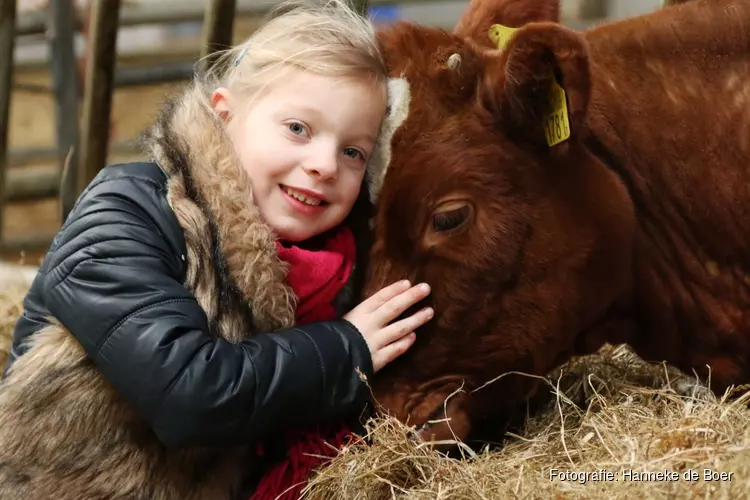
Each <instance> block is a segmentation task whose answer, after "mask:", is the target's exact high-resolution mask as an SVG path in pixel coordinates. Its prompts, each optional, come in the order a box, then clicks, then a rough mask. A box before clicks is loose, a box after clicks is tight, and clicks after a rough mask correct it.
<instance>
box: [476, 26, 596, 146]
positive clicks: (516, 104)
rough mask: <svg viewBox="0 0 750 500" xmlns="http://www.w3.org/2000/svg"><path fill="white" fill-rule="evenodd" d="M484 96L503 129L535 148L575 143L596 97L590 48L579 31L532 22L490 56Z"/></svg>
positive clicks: (484, 82)
mask: <svg viewBox="0 0 750 500" xmlns="http://www.w3.org/2000/svg"><path fill="white" fill-rule="evenodd" d="M485 56H486V57H487V63H486V67H485V73H484V75H483V79H482V81H481V82H480V84H479V86H480V88H479V92H480V95H481V97H482V99H483V103H484V105H485V106H486V107H487V109H488V110H489V111H490V113H491V114H492V116H493V117H494V118H495V122H496V123H497V126H498V127H501V128H503V129H504V130H505V131H506V132H507V133H509V134H511V135H513V136H514V138H516V139H518V140H520V141H522V142H527V143H531V144H532V145H533V146H534V147H545V148H551V147H555V146H557V145H558V144H564V143H565V142H566V141H568V140H571V139H575V137H576V136H577V135H578V134H580V132H581V128H582V127H583V126H584V120H585V117H586V110H587V107H588V103H589V97H590V94H591V91H590V89H591V77H590V71H589V56H588V46H587V44H586V41H585V40H584V38H583V37H582V36H581V35H580V34H579V33H576V32H575V31H573V30H570V29H568V28H565V27H563V26H561V25H559V24H553V23H532V24H529V25H527V26H525V27H523V28H521V29H518V30H516V31H515V32H514V33H513V34H512V35H511V36H510V38H509V39H508V41H507V44H506V45H505V47H504V49H502V50H498V51H493V52H489V53H487V54H485Z"/></svg>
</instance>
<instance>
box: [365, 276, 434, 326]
mask: <svg viewBox="0 0 750 500" xmlns="http://www.w3.org/2000/svg"><path fill="white" fill-rule="evenodd" d="M429 294H430V285H428V284H427V283H420V284H419V285H415V286H413V287H411V288H410V289H409V290H406V291H405V292H403V293H400V294H398V295H396V296H395V297H393V298H391V299H390V300H388V301H387V302H385V303H384V304H382V305H381V306H380V307H379V308H377V310H376V311H375V312H376V314H377V315H378V319H379V320H380V321H382V323H381V324H382V325H384V326H385V325H387V324H388V323H390V322H391V321H393V320H394V319H396V318H398V317H399V316H400V315H401V314H403V312H404V311H406V310H407V309H409V308H410V307H411V306H413V305H414V304H416V303H417V302H419V301H420V300H422V299H424V298H425V297H427V296H428V295H429Z"/></svg>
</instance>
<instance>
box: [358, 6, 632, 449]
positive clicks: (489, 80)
mask: <svg viewBox="0 0 750 500" xmlns="http://www.w3.org/2000/svg"><path fill="white" fill-rule="evenodd" d="M558 15H559V10H558V2H557V1H556V0H555V1H550V0H487V1H482V0H474V1H473V2H472V3H471V5H470V6H469V8H468V11H467V12H466V13H465V15H464V17H463V18H462V19H461V21H460V22H459V23H458V27H457V28H456V30H455V31H454V33H452V34H449V33H446V32H444V31H441V30H438V29H434V28H429V27H421V26H415V25H411V24H407V23H400V24H396V25H393V26H390V27H387V28H384V29H382V30H381V31H380V32H379V40H380V43H381V46H382V49H383V51H384V53H385V56H386V59H387V63H388V65H389V71H390V75H391V77H392V81H391V87H390V98H391V101H392V102H391V108H390V116H389V118H388V123H386V125H385V126H384V133H383V143H382V148H381V149H380V151H379V154H380V156H379V161H381V162H382V164H383V166H384V167H385V168H384V169H383V170H382V171H381V173H382V175H381V176H378V175H375V176H374V178H373V184H372V186H373V188H372V192H371V194H372V198H373V200H374V201H375V203H376V205H377V214H376V217H375V220H374V237H375V241H374V245H373V249H372V253H371V262H370V268H369V273H368V274H369V277H368V284H367V287H366V291H365V293H366V295H368V296H369V295H371V294H372V293H374V292H376V291H377V290H379V289H380V288H382V287H383V286H385V285H387V284H389V283H392V282H394V281H396V280H397V279H401V278H404V277H407V278H410V279H412V280H413V282H418V281H426V282H428V283H430V284H431V286H432V289H433V292H432V294H431V296H430V297H429V299H428V300H429V302H430V303H431V305H432V306H433V307H434V309H435V311H436V316H435V318H434V319H433V320H432V321H431V322H430V323H428V324H427V325H426V326H425V327H423V328H421V329H420V330H419V331H418V332H417V341H416V343H415V344H414V345H413V347H412V348H411V349H410V350H409V351H408V352H407V353H406V354H405V355H403V356H402V357H401V358H399V359H398V360H396V361H395V362H394V363H392V364H391V365H389V366H387V367H386V368H385V369H384V370H383V371H382V372H381V373H379V374H378V376H376V380H375V381H374V384H373V389H374V395H375V398H376V399H377V402H378V403H379V404H380V405H382V407H384V408H385V409H386V410H388V411H389V412H391V413H392V414H393V415H395V416H396V417H397V418H399V419H401V420H403V421H408V423H410V424H415V425H422V424H425V423H426V422H427V421H428V420H439V419H446V418H449V419H450V422H449V424H433V425H430V426H428V427H427V428H426V431H424V432H425V434H424V435H425V437H433V438H437V439H446V438H452V437H453V436H456V437H458V438H461V439H463V438H465V437H466V436H467V434H468V432H469V430H470V429H471V426H472V423H475V422H477V421H478V420H480V419H483V418H485V417H487V416H490V415H494V414H497V413H501V412H503V411H505V410H509V409H512V408H513V407H515V406H517V405H518V403H520V402H522V401H523V400H524V399H525V398H526V397H527V396H528V395H530V394H531V393H532V392H533V389H534V387H535V385H536V384H535V383H534V380H533V379H532V378H530V377H517V376H508V377H505V378H503V379H501V380H498V381H497V382H494V383H492V384H489V385H487V386H486V387H484V388H482V389H480V390H477V389H478V388H479V387H480V386H482V385H483V384H484V383H485V382H488V381H490V380H491V379H493V378H495V377H497V376H499V375H501V374H503V373H506V372H510V371H514V370H517V371H522V372H525V373H532V374H541V375H543V374H545V373H547V372H548V371H549V370H550V369H551V368H552V367H553V366H554V365H556V364H558V363H560V362H561V361H563V360H564V359H565V358H566V357H567V356H569V355H570V354H571V353H572V352H574V351H576V350H578V351H581V350H584V347H589V348H596V347H599V346H600V345H601V343H602V342H603V340H604V338H603V337H601V336H597V335H589V334H588V333H587V334H585V335H584V334H583V333H582V332H593V331H598V332H601V330H600V327H602V326H603V325H601V324H600V323H601V320H602V318H603V317H604V316H605V315H606V314H607V313H608V311H614V309H616V308H617V307H618V304H619V302H618V301H619V300H620V299H621V298H622V297H623V296H624V295H625V294H626V293H627V292H626V291H627V289H628V288H629V280H630V264H629V258H630V255H631V245H632V243H631V239H632V233H633V226H634V223H633V215H632V208H631V205H630V202H629V201H628V198H627V194H626V191H625V189H624V187H623V186H622V184H621V183H620V182H619V181H618V180H617V179H616V177H615V176H614V175H612V174H611V173H610V172H608V171H607V170H606V169H605V168H604V167H603V166H602V165H601V163H599V162H598V161H597V160H596V159H595V158H594V157H593V156H592V155H591V154H589V153H588V152H587V151H586V150H585V149H584V147H583V146H582V143H581V138H582V136H583V134H584V133H585V126H586V125H585V120H586V113H587V107H588V104H589V96H590V82H591V78H590V69H589V60H588V52H587V44H586V42H585V40H584V38H582V36H581V35H579V34H577V33H575V32H573V31H571V30H568V29H566V28H564V27H562V26H560V25H559V24H558V23H557V21H558ZM532 21H539V22H532ZM545 21H546V22H545ZM494 23H501V24H503V25H506V26H514V27H519V26H522V25H524V26H523V27H522V28H521V29H519V30H518V31H516V32H515V33H514V35H513V37H512V38H511V39H510V41H509V43H508V45H507V46H506V47H505V49H504V50H502V51H500V50H493V49H492V42H491V41H490V39H489V36H488V30H489V28H490V26H491V25H493V24H494ZM526 23H529V24H526ZM553 75H554V77H556V78H557V80H558V81H559V82H560V83H561V85H562V87H563V88H564V90H565V92H566V95H567V109H568V116H569V127H570V137H569V138H568V139H567V140H565V141H563V142H562V143H560V144H558V145H556V146H553V147H550V146H548V144H547V142H546V139H545V129H544V117H545V113H546V111H547V106H548V105H547V103H548V100H547V92H548V89H549V87H550V85H551V84H552V82H553V78H554V77H553ZM423 305H424V304H419V305H418V306H419V307H422V306H423ZM415 309H416V308H415ZM581 343H588V344H589V345H588V346H582V345H581ZM451 394H453V395H452V397H450V398H449V399H447V401H446V398H447V397H448V396H450V395H451Z"/></svg>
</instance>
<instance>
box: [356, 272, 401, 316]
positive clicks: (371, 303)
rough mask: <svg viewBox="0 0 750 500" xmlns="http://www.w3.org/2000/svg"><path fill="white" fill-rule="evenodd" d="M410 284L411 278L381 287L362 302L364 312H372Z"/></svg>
mask: <svg viewBox="0 0 750 500" xmlns="http://www.w3.org/2000/svg"><path fill="white" fill-rule="evenodd" d="M410 286H411V283H409V280H401V281H396V282H395V283H391V284H390V285H388V286H387V287H385V288H381V289H380V290H379V291H378V293H376V294H374V295H372V296H371V297H369V298H367V299H366V300H363V301H362V302H361V303H360V307H362V309H363V312H366V313H371V312H373V311H375V310H377V309H378V308H379V307H380V306H382V305H383V304H385V303H386V302H388V301H389V300H391V299H393V298H394V297H396V296H398V295H399V294H401V293H403V292H404V291H406V290H408V289H409V287H410Z"/></svg>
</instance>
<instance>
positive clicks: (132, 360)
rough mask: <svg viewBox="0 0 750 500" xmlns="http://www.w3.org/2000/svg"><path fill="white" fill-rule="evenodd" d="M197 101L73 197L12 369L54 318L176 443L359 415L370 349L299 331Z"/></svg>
mask: <svg viewBox="0 0 750 500" xmlns="http://www.w3.org/2000/svg"><path fill="white" fill-rule="evenodd" d="M199 91H200V89H196V90H193V91H190V90H188V91H187V92H186V94H185V95H184V96H181V97H180V98H179V99H176V100H175V101H174V102H173V103H172V104H171V105H170V106H168V107H167V108H166V109H165V110H164V111H163V112H162V115H161V117H160V119H159V120H158V121H157V123H156V125H155V126H154V127H153V129H152V131H151V134H150V136H149V138H148V139H147V141H146V147H147V148H148V151H149V152H150V154H151V155H152V156H153V157H154V158H155V159H156V162H144V163H132V164H125V165H116V166H110V167H108V168H106V169H104V170H103V171H102V172H101V173H100V174H99V175H98V176H97V178H96V179H95V180H94V181H93V182H92V183H91V185H90V186H89V187H88V188H87V190H86V191H85V192H84V193H83V194H82V196H81V197H80V199H79V201H78V203H77V204H76V206H75V207H74V210H73V211H72V212H71V214H70V216H69V218H68V219H67V221H66V222H65V225H64V227H63V228H62V230H61V231H60V233H59V234H58V235H57V237H56V238H55V240H54V242H53V243H52V246H51V248H50V251H49V253H48V255H47V256H46V258H45V260H44V262H43V264H42V266H41V269H40V273H39V275H38V276H37V278H36V280H35V281H34V283H33V285H32V287H31V290H30V292H29V293H28V295H27V296H26V298H25V300H24V313H23V317H22V318H21V319H20V320H19V322H18V324H17V326H16V329H15V333H14V340H13V347H12V348H13V352H12V354H11V357H10V359H9V362H8V365H7V366H8V367H10V366H13V363H18V359H19V357H20V356H23V355H24V352H25V349H26V347H25V346H24V343H25V342H26V341H27V340H28V339H30V338H34V336H35V332H38V331H39V330H40V329H41V328H42V327H44V326H46V325H47V324H48V322H49V321H50V318H49V317H50V316H51V317H52V318H54V319H55V320H56V321H59V323H60V324H61V326H62V327H64V328H65V329H66V330H67V331H69V332H70V334H72V335H73V336H74V337H75V339H76V340H77V341H78V342H79V343H80V345H81V346H82V347H83V349H84V350H85V353H86V355H87V356H88V357H89V358H90V359H91V360H93V362H94V363H95V365H96V366H97V367H98V369H99V371H100V372H101V373H102V374H103V376H104V377H105V379H106V380H107V381H108V382H109V383H110V384H111V385H112V386H113V387H114V388H115V389H116V390H117V391H118V392H119V393H120V394H121V395H122V397H123V399H124V400H125V401H126V402H127V403H128V404H129V405H130V406H131V407H132V408H133V409H134V410H135V411H136V413H137V414H138V415H140V416H141V417H142V418H143V419H145V420H146V421H147V422H148V423H149V424H150V427H151V428H152V429H153V431H154V432H155V433H156V435H157V436H158V438H159V440H160V441H161V442H163V443H164V444H165V445H167V446H169V447H180V446H194V445H210V446H220V445H232V444H238V443H242V442H251V441H254V440H262V439H264V438H265V437H267V436H269V434H270V433H272V432H274V431H278V430H280V429H283V428H285V427H289V426H300V425H306V424H310V423H313V422H317V421H320V420H325V419H331V418H337V417H341V416H343V415H347V414H352V413H357V412H358V411H360V410H361V409H362V408H363V407H364V406H366V403H367V401H368V396H369V389H368V388H367V385H366V381H367V378H368V377H370V375H371V374H372V362H371V359H370V354H369V350H368V348H367V345H366V343H365V341H364V339H363V337H362V335H361V334H360V333H359V332H358V331H357V330H356V328H355V327H354V326H353V325H352V324H350V323H349V322H347V321H345V320H337V321H328V322H321V323H315V324H311V325H307V326H304V327H296V328H295V327H293V323H294V308H293V303H292V302H290V301H289V300H288V298H289V294H290V291H291V289H289V288H288V285H287V284H286V281H285V276H286V275H285V271H284V269H283V264H279V262H280V261H278V257H277V255H276V250H275V248H276V247H275V243H274V241H275V237H274V236H273V235H272V234H271V233H270V231H269V230H268V229H267V228H266V227H265V225H264V224H262V223H261V219H260V215H259V213H258V211H257V209H256V208H255V206H254V204H253V203H252V194H251V189H250V186H249V184H248V182H249V181H248V180H247V179H246V177H244V172H242V167H241V166H240V165H238V164H236V163H235V162H236V160H235V159H234V156H233V150H232V147H231V143H229V142H228V139H227V137H226V135H225V134H224V133H223V129H222V127H221V126H220V124H218V123H216V120H215V117H213V116H212V114H211V113H210V112H206V110H205V109H204V108H203V107H202V105H200V104H199V102H200V101H201V96H200V95H199ZM191 92H192V93H191ZM363 195H364V193H363ZM354 305H356V304H353V303H351V301H349V302H348V303H346V304H345V305H344V309H342V310H341V311H340V312H342V313H343V312H345V310H348V309H350V308H351V307H353V306H354ZM272 330H273V331H275V333H264V332H269V331H272ZM25 369H29V370H33V366H30V367H27V368H25ZM6 375H7V370H6Z"/></svg>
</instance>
